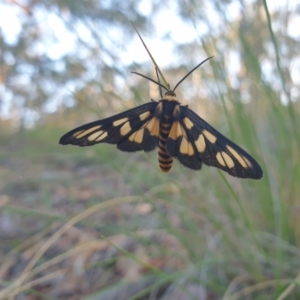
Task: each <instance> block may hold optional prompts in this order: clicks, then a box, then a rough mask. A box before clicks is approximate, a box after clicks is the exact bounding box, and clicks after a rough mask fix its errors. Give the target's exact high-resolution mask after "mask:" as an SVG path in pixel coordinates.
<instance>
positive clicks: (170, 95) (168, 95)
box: [164, 91, 177, 101]
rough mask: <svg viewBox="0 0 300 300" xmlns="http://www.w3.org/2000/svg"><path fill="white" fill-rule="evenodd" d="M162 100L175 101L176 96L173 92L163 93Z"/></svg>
mask: <svg viewBox="0 0 300 300" xmlns="http://www.w3.org/2000/svg"><path fill="white" fill-rule="evenodd" d="M164 100H168V101H177V99H176V94H175V93H174V92H173V91H168V92H166V93H165V97H164Z"/></svg>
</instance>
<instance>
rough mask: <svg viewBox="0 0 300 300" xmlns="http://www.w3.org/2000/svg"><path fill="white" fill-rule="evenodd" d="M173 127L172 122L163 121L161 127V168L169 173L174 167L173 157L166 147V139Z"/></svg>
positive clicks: (159, 157)
mask: <svg viewBox="0 0 300 300" xmlns="http://www.w3.org/2000/svg"><path fill="white" fill-rule="evenodd" d="M170 129H171V124H169V123H161V124H160V128H159V144H158V162H159V167H160V169H161V170H162V171H163V172H165V173H167V172H169V171H170V170H171V168H172V163H173V158H172V157H171V156H170V155H169V154H168V152H167V149H166V140H167V138H168V135H169V132H170Z"/></svg>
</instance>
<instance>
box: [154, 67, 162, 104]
mask: <svg viewBox="0 0 300 300" xmlns="http://www.w3.org/2000/svg"><path fill="white" fill-rule="evenodd" d="M155 72H156V77H157V80H158V82H159V83H160V79H159V74H158V70H157V67H156V66H155ZM158 87H159V94H160V97H161V98H163V94H162V88H161V86H160V85H159V86H158Z"/></svg>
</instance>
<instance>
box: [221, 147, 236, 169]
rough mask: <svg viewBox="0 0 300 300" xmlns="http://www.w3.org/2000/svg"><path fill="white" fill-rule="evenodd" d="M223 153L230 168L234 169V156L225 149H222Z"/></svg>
mask: <svg viewBox="0 0 300 300" xmlns="http://www.w3.org/2000/svg"><path fill="white" fill-rule="evenodd" d="M221 154H222V156H223V159H224V161H225V163H226V165H227V167H228V168H229V169H232V168H233V167H234V162H233V160H232V158H231V157H230V156H229V155H228V154H227V153H226V152H224V151H222V152H221Z"/></svg>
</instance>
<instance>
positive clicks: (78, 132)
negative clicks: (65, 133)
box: [73, 130, 84, 138]
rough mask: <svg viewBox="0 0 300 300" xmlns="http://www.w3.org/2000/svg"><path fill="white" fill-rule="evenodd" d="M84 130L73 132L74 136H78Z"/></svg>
mask: <svg viewBox="0 0 300 300" xmlns="http://www.w3.org/2000/svg"><path fill="white" fill-rule="evenodd" d="M82 132H84V130H80V131H77V132H75V133H74V134H73V137H75V138H76V137H77V136H78V135H79V134H80V133H82Z"/></svg>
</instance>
